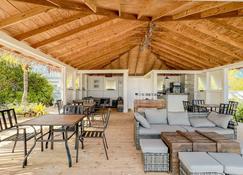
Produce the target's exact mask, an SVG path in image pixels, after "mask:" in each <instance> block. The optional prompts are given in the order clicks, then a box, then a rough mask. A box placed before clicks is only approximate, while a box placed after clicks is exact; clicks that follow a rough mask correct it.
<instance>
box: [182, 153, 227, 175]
mask: <svg viewBox="0 0 243 175" xmlns="http://www.w3.org/2000/svg"><path fill="white" fill-rule="evenodd" d="M179 160H180V175H191V174H192V175H221V174H224V173H223V166H222V165H221V164H220V163H218V162H217V161H216V160H214V159H213V158H212V157H211V156H209V155H208V154H207V153H205V152H179Z"/></svg>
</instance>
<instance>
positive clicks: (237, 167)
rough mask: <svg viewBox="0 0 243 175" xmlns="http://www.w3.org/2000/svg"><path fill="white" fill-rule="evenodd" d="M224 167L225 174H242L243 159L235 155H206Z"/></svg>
mask: <svg viewBox="0 0 243 175" xmlns="http://www.w3.org/2000/svg"><path fill="white" fill-rule="evenodd" d="M208 154H209V155H210V156H211V157H213V158H214V159H215V160H217V161H218V162H219V163H220V164H221V165H223V167H224V173H226V174H243V158H242V157H241V156H240V155H239V154H235V153H208Z"/></svg>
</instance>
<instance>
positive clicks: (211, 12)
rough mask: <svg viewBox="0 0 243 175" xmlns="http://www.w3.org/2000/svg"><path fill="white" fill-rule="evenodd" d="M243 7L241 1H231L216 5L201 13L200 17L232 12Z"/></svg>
mask: <svg viewBox="0 0 243 175" xmlns="http://www.w3.org/2000/svg"><path fill="white" fill-rule="evenodd" d="M242 8H243V2H231V3H229V4H226V5H224V6H221V7H216V8H213V9H210V10H207V11H204V12H202V13H201V17H202V18H206V17H212V16H215V15H220V14H223V13H228V12H232V11H235V10H240V9H242Z"/></svg>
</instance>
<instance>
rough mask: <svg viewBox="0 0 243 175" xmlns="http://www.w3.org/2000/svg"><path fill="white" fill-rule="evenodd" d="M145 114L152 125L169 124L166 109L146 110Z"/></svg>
mask: <svg viewBox="0 0 243 175" xmlns="http://www.w3.org/2000/svg"><path fill="white" fill-rule="evenodd" d="M144 112H145V117H146V119H147V120H148V122H149V123H150V124H167V112H166V109H160V110H158V109H145V111H144Z"/></svg>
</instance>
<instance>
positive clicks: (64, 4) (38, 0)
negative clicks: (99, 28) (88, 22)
mask: <svg viewBox="0 0 243 175" xmlns="http://www.w3.org/2000/svg"><path fill="white" fill-rule="evenodd" d="M11 1H20V2H27V3H32V4H37V5H44V6H48V7H56V5H59V8H62V9H67V10H76V11H80V12H82V13H83V14H88V15H89V14H96V15H103V16H108V17H112V18H115V17H120V18H124V19H128V20H137V15H136V14H129V13H125V12H123V15H121V16H119V14H118V13H117V11H116V10H109V9H103V8H98V7H96V12H95V13H94V12H93V10H91V9H90V7H87V6H86V5H85V4H83V3H80V2H77V1H76V2H74V1H63V0H51V1H52V2H53V3H55V4H56V5H55V4H53V3H50V2H47V1H45V0H11ZM89 1H90V0H89ZM140 20H143V21H149V20H150V18H148V17H143V18H140Z"/></svg>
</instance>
